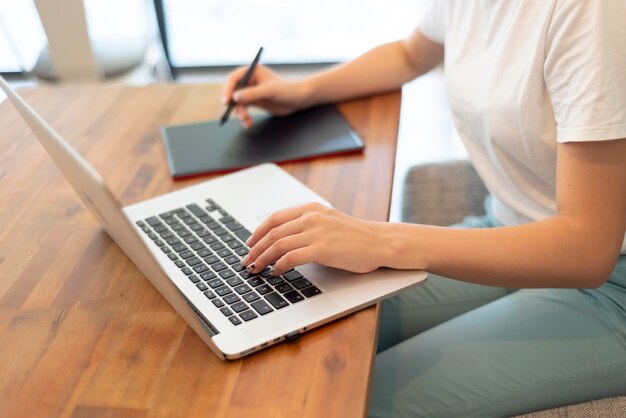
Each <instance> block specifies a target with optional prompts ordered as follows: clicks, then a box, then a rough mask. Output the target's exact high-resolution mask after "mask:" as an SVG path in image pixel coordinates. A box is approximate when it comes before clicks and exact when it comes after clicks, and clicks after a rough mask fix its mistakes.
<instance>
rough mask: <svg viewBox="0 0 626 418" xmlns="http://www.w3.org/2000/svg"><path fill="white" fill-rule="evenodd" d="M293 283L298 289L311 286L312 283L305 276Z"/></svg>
mask: <svg viewBox="0 0 626 418" xmlns="http://www.w3.org/2000/svg"><path fill="white" fill-rule="evenodd" d="M292 284H293V286H294V287H295V288H296V289H304V288H305V287H309V286H311V284H312V283H311V282H310V281H308V280H307V279H305V278H304V277H303V278H301V279H298V280H296V281H295V282H293V283H292Z"/></svg>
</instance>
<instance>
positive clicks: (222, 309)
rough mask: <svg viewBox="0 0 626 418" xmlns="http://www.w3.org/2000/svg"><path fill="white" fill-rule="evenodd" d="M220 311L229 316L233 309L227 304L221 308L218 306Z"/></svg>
mask: <svg viewBox="0 0 626 418" xmlns="http://www.w3.org/2000/svg"><path fill="white" fill-rule="evenodd" d="M220 311H221V312H222V313H223V314H224V316H231V315H232V314H233V311H231V310H230V309H228V306H224V307H223V308H220Z"/></svg>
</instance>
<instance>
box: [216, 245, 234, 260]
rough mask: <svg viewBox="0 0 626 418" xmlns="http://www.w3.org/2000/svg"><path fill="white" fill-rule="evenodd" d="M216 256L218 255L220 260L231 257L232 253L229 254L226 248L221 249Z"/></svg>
mask: <svg viewBox="0 0 626 418" xmlns="http://www.w3.org/2000/svg"><path fill="white" fill-rule="evenodd" d="M217 255H219V256H220V257H222V258H228V257H230V256H232V255H233V253H231V252H230V251H229V250H228V249H227V248H223V249H221V250H219V251H218V252H217ZM228 264H231V263H228Z"/></svg>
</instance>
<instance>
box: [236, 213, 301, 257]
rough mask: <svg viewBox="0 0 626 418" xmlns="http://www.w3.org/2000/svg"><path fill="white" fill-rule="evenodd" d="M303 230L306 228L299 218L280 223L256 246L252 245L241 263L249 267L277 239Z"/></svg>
mask: <svg viewBox="0 0 626 418" xmlns="http://www.w3.org/2000/svg"><path fill="white" fill-rule="evenodd" d="M303 230H304V228H303V227H302V225H300V224H299V223H298V222H297V218H296V219H294V220H291V221H288V222H286V223H284V224H281V225H278V226H277V227H275V228H273V229H272V230H271V231H269V232H268V233H267V234H265V236H263V238H261V239H260V240H259V241H258V242H257V243H256V244H255V245H254V246H251V247H250V252H249V253H248V255H246V256H245V257H244V258H243V260H241V264H242V265H244V266H245V267H247V266H248V265H250V263H253V262H255V261H256V260H257V258H258V257H259V256H260V255H261V254H263V253H264V252H265V251H267V249H268V248H269V247H271V246H272V245H273V244H274V243H275V242H276V241H278V240H280V239H283V238H285V237H288V236H292V235H297V234H300V233H301V232H302V231H303Z"/></svg>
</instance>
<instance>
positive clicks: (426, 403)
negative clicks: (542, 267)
mask: <svg viewBox="0 0 626 418" xmlns="http://www.w3.org/2000/svg"><path fill="white" fill-rule="evenodd" d="M622 258H623V257H622ZM624 261H626V260H624ZM625 312H626V290H625V289H624V288H623V287H618V286H613V285H611V283H607V285H605V286H603V287H602V288H600V289H596V290H520V291H517V292H515V293H512V294H510V295H507V296H505V297H503V298H501V299H498V300H496V301H494V302H492V303H490V304H488V305H484V306H482V307H480V308H477V309H475V310H473V311H471V312H468V313H466V314H463V315H461V316H459V317H457V318H454V319H452V320H450V321H448V322H446V323H443V324H441V325H439V326H437V327H434V328H432V329H430V330H428V331H425V332H424V333H422V334H420V335H417V336H415V337H413V338H411V339H409V340H407V341H404V342H402V343H400V344H398V345H396V346H394V347H392V348H390V349H388V350H386V351H384V352H382V353H380V354H379V355H378V356H377V358H376V365H375V371H374V377H373V385H372V386H373V387H372V396H371V403H370V416H373V417H383V416H384V417H422V416H428V417H457V416H458V417H473V416H481V417H485V416H511V415H516V414H520V413H524V412H529V411H535V410H541V409H547V408H551V407H556V406H562V405H567V404H573V403H578V402H583V401H587V400H591V399H598V398H601V397H606V396H615V395H621V394H625V393H626V386H625V385H624V382H625V381H626V314H625Z"/></svg>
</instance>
